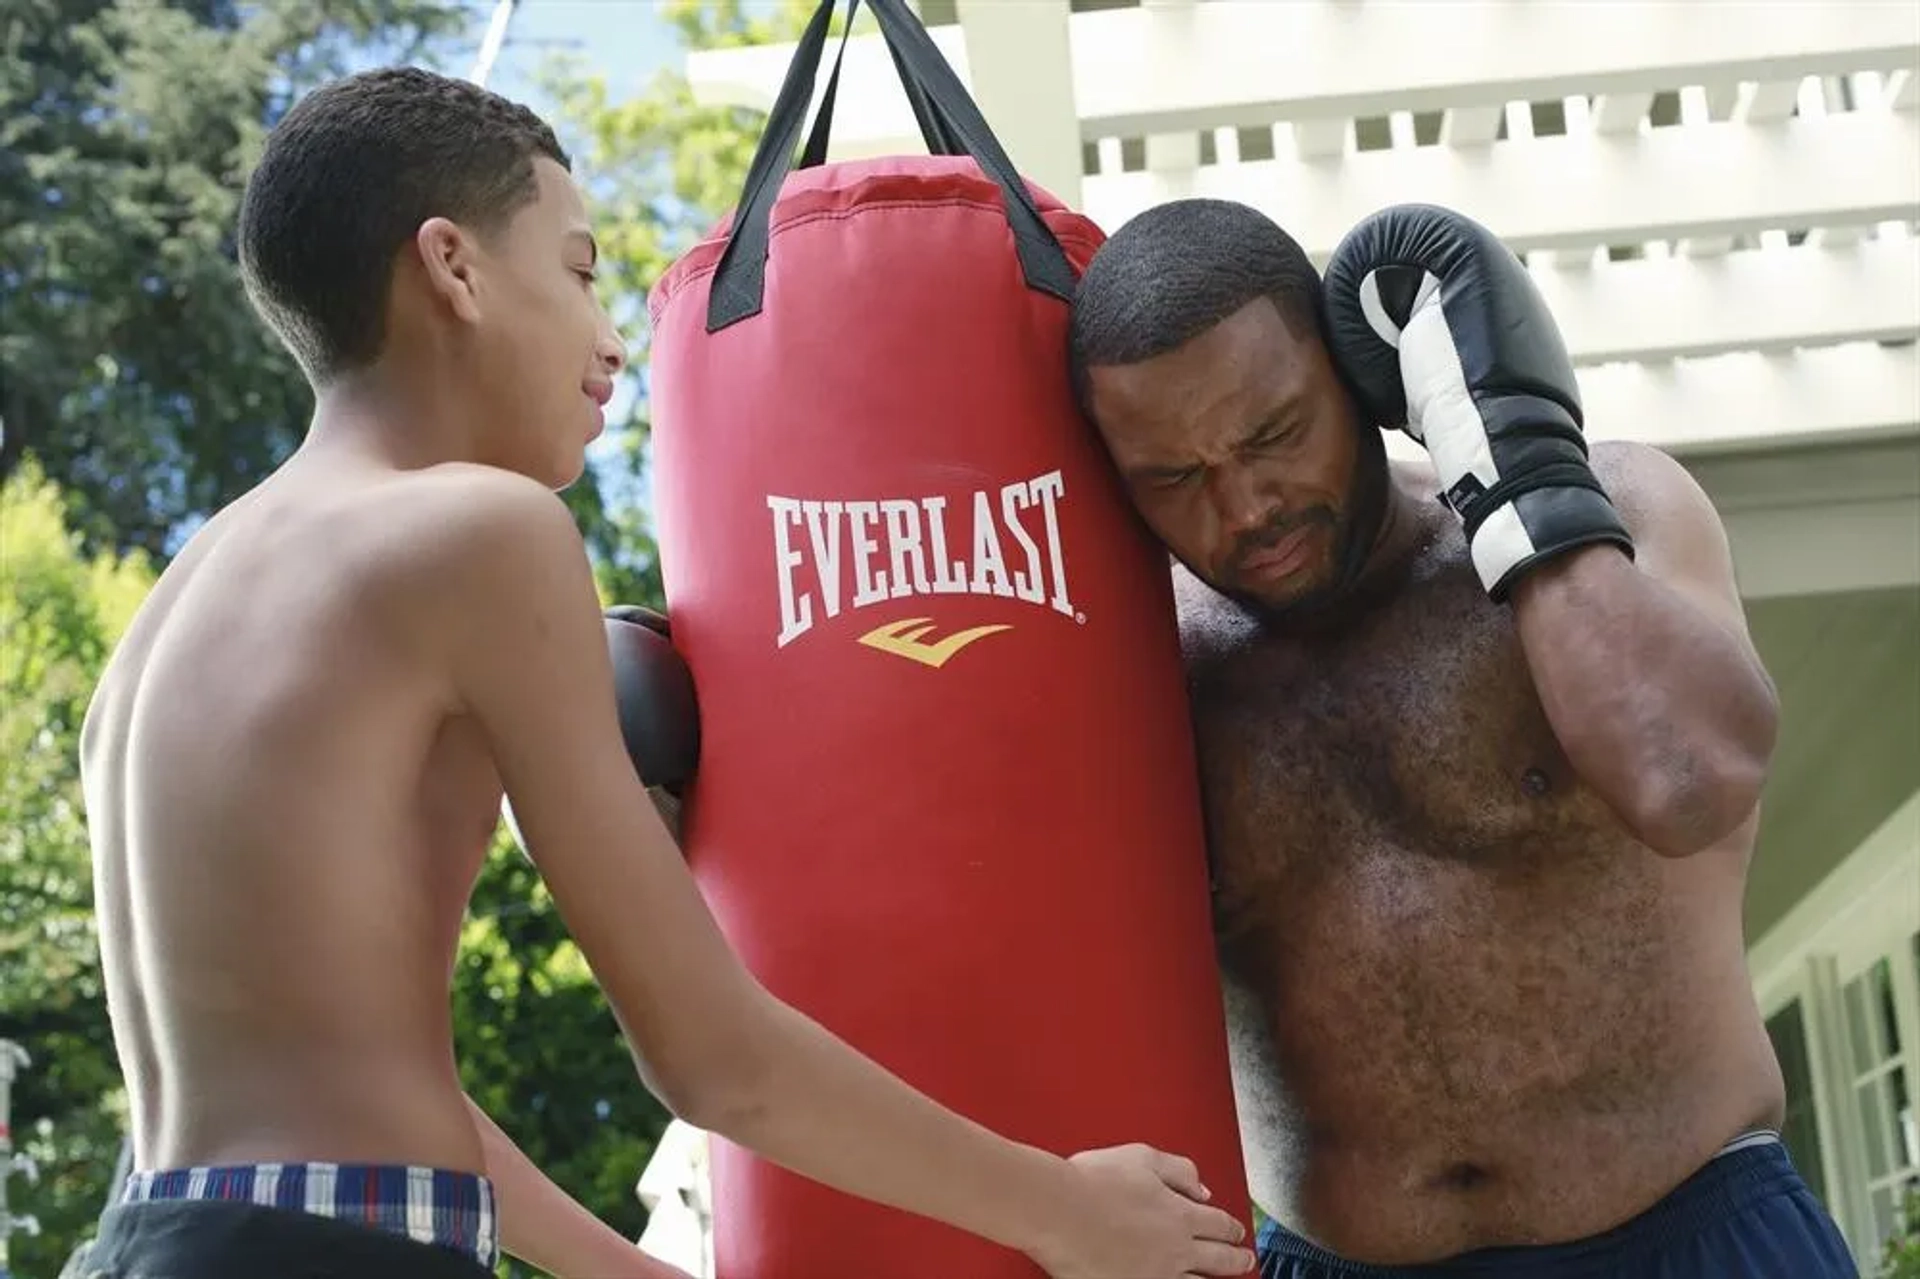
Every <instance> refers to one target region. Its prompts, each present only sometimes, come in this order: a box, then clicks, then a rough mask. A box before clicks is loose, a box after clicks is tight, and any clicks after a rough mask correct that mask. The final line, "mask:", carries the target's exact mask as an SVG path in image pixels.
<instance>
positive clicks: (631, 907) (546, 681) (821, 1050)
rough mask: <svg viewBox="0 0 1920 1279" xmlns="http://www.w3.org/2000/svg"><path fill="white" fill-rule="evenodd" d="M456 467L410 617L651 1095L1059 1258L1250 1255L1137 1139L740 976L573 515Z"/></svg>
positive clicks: (1236, 1264)
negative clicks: (862, 1035) (1009, 1124)
mask: <svg viewBox="0 0 1920 1279" xmlns="http://www.w3.org/2000/svg"><path fill="white" fill-rule="evenodd" d="M470 487H471V491H470V492H469V493H467V494H465V495H464V497H463V500H462V501H461V502H459V503H458V504H456V506H455V511H456V513H455V515H454V517H453V518H451V519H449V520H446V521H444V522H442V523H440V524H438V525H435V526H434V529H433V531H432V532H431V533H430V534H428V536H429V537H430V538H431V539H432V541H433V542H434V543H435V544H436V545H435V547H433V548H423V549H428V550H432V551H434V552H435V553H434V554H432V555H430V559H431V560H432V561H433V563H432V567H431V570H430V572H429V573H428V575H427V576H426V577H424V578H423V580H422V581H421V584H420V586H421V592H422V594H421V603H422V604H423V605H425V606H426V607H428V608H430V609H432V610H433V618H432V624H431V625H430V626H429V634H430V635H432V636H433V637H435V638H436V639H437V640H438V641H439V642H440V643H441V644H442V645H443V646H444V647H443V650H442V656H443V659H444V660H445V662H446V663H447V666H448V669H449V671H450V672H451V679H452V689H451V692H452V694H453V696H454V698H455V699H456V703H457V705H458V706H459V707H460V709H462V710H463V711H464V712H465V713H467V714H469V715H471V716H472V717H473V718H474V719H475V720H476V721H477V723H478V724H479V725H480V727H481V729H482V731H483V732H484V734H485V735H486V737H487V740H488V742H489V745H490V747H491V749H492V752H493V756H494V760H495V763H496V765H497V766H498V768H499V771H500V776H501V779H502V781H503V783H504V784H505V787H506V790H507V794H508V797H509V802H510V803H511V805H512V808H513V813H514V817H515V819H516V824H517V825H518V827H519V829H520V832H521V834H522V836H523V837H524V839H525V842H526V847H527V851H528V854H529V856H530V857H531V858H532V859H533V861H534V863H535V864H536V865H537V866H538V867H539V869H540V871H541V874H542V876H543V877H544V879H545V880H546V882H547V885H548V887H549V889H550V890H551V891H552V893H553V896H554V901H555V903H556V905H557V907H558V909H559V911H560V914H561V917H562V918H563V919H564V920H565V922H566V925H567V927H568V930H569V931H570V932H571V933H572V935H573V937H574V939H575V940H576V941H577V942H578V944H579V946H580V948H581V951H582V952H583V953H584V954H585V956H586V957H587V960H588V963H589V964H590V965H591V966H592V968H593V970H594V973H595V975H596V976H597V977H598V979H599V980H600V983H601V985H602V987H603V989H604V990H605V991H606V994H607V999H608V1002H609V1004H610V1005H611V1007H612V1009H613V1012H614V1015H615V1017H616V1019H617V1020H618V1021H619V1023H620V1025H621V1027H622V1029H623V1030H624V1032H625V1034H626V1036H627V1038H628V1040H629V1042H630V1043H631V1044H632V1045H633V1047H634V1050H635V1056H636V1059H637V1060H638V1063H639V1066H640V1070H641V1073H642V1076H643V1078H645V1079H646V1081H647V1083H648V1085H649V1086H650V1087H651V1088H652V1089H653V1090H654V1092H655V1093H656V1094H657V1095H658V1096H659V1097H660V1098H661V1100H663V1101H664V1102H665V1103H666V1104H667V1105H668V1107H669V1108H671V1109H672V1110H673V1111H674V1112H675V1113H676V1114H678V1115H679V1116H681V1117H682V1118H684V1119H686V1120H687V1121H688V1122H690V1123H692V1124H693V1125H694V1126H696V1127H699V1128H704V1129H706V1130H708V1131H711V1132H717V1133H720V1134H722V1135H724V1136H726V1137H728V1138H730V1139H732V1140H734V1141H736V1142H738V1143H740V1144H741V1145H744V1146H747V1147H750V1148H752V1149H755V1150H756V1151H758V1152H759V1153H760V1154H762V1155H763V1156H764V1157H766V1158H768V1159H770V1160H772V1161H774V1162H776V1163H780V1164H783V1165H785V1166H786V1167H788V1168H791V1169H793V1170H794V1171H796V1172H798V1173H800V1174H801V1175H804V1176H807V1177H810V1178H813V1179H815V1180H817V1181H820V1182H822V1183H823V1184H826V1185H829V1186H832V1187H834V1188H836V1189H839V1190H841V1191H844V1192H846V1193H849V1194H853V1195H857V1196H860V1197H863V1198H866V1199H870V1200H874V1201H876V1202H879V1203H884V1204H888V1205H890V1206H894V1207H898V1208H903V1209H905V1210H907V1211H911V1212H917V1213H920V1214H923V1215H926V1216H929V1217H932V1218H935V1219H938V1220H941V1221H945V1222H947V1223H949V1224H952V1225H955V1226H958V1227H959V1228H961V1229H963V1230H967V1231H970V1232H972V1233H975V1234H978V1235H981V1236H983V1237H985V1238H988V1239H992V1240H994V1241H996V1242H999V1243H1002V1244H1005V1245H1007V1246H1009V1247H1012V1248H1016V1249H1019V1250H1021V1251H1024V1252H1027V1253H1028V1254H1029V1255H1031V1256H1034V1257H1035V1259H1036V1260H1039V1261H1040V1262H1041V1264H1042V1265H1043V1266H1049V1267H1050V1268H1055V1269H1056V1273H1070V1274H1084V1275H1088V1276H1105V1275H1108V1274H1123V1273H1124V1274H1140V1273H1142V1272H1143V1271H1144V1272H1146V1273H1155V1272H1158V1271H1160V1270H1162V1268H1163V1266H1164V1271H1165V1273H1167V1274H1168V1275H1170V1276H1171V1275H1180V1274H1185V1273H1188V1272H1193V1273H1199V1274H1240V1273H1245V1271H1246V1270H1247V1269H1248V1268H1249V1266H1250V1263H1251V1254H1249V1253H1247V1252H1246V1251H1245V1250H1243V1249H1238V1248H1232V1247H1229V1246H1228V1245H1227V1244H1226V1243H1223V1242H1220V1241H1226V1240H1231V1241H1236V1242H1237V1241H1238V1239H1239V1238H1240V1237H1241V1235H1242V1234H1243V1231H1242V1230H1241V1227H1240V1226H1239V1225H1238V1223H1236V1222H1235V1221H1234V1220H1233V1219H1232V1218H1231V1217H1229V1216H1228V1215H1227V1214H1225V1213H1222V1212H1219V1211H1218V1210H1216V1209H1212V1208H1208V1207H1205V1206H1204V1205H1201V1204H1198V1203H1194V1202H1191V1201H1190V1199H1188V1198H1187V1197H1186V1196H1187V1195H1189V1194H1191V1195H1198V1194H1199V1193H1200V1192H1199V1190H1198V1186H1197V1182H1196V1181H1195V1179H1194V1176H1193V1170H1192V1165H1191V1164H1190V1163H1189V1162H1187V1161H1186V1160H1183V1159H1175V1158H1173V1157H1172V1156H1165V1155H1159V1154H1158V1153H1157V1152H1142V1151H1133V1152H1130V1153H1126V1154H1121V1155H1117V1156H1113V1155H1107V1156H1100V1157H1094V1158H1091V1159H1076V1161H1072V1162H1070V1161H1067V1160H1062V1159H1060V1158H1059V1157H1057V1156H1055V1155H1052V1154H1049V1153H1046V1152H1044V1151H1041V1150H1038V1149H1035V1148H1033V1147H1031V1146H1023V1145H1019V1144H1016V1143H1013V1142H1009V1141H1006V1140H1004V1139H1001V1138H999V1137H997V1136H995V1135H994V1134H993V1133H991V1132H989V1131H987V1130H986V1129H985V1128H983V1127H982V1126H980V1125H978V1124H975V1123H973V1122H971V1121H969V1120H967V1119H964V1118H962V1117H961V1116H959V1115H957V1114H955V1113H953V1112H952V1111H950V1110H947V1109H945V1108H943V1107H941V1106H939V1105H937V1104H935V1103H934V1102H932V1101H931V1100H930V1099H928V1098H927V1097H925V1096H924V1095H922V1094H921V1093H919V1092H917V1091H915V1090H914V1089H912V1088H910V1087H908V1086H907V1085H906V1084H905V1083H903V1082H902V1081H900V1080H899V1079H898V1078H896V1077H894V1076H893V1075H891V1074H889V1073H887V1072H886V1071H884V1070H882V1069H881V1068H880V1067H879V1066H878V1065H877V1064H875V1063H874V1062H872V1061H871V1060H869V1059H868V1058H866V1057H864V1056H862V1055H860V1054H859V1053H857V1052H855V1051H854V1050H853V1049H851V1048H850V1047H848V1046H847V1045H846V1044H845V1043H844V1042H842V1041H841V1040H839V1039H838V1038H837V1037H835V1036H833V1035H832V1034H830V1033H829V1032H827V1031H826V1030H825V1029H824V1028H822V1027H821V1026H819V1025H818V1024H817V1023H815V1022H814V1021H812V1020H811V1019H810V1018H807V1017H805V1016H804V1015H802V1014H800V1013H799V1012H797V1011H795V1010H794V1009H792V1008H790V1007H788V1006H787V1005H785V1004H783V1003H781V1002H780V1001H779V1000H777V999H775V998H773V997H772V996H771V995H770V994H769V993H768V992H767V991H766V990H765V989H764V988H763V987H762V986H761V985H760V984H759V982H757V981H756V980H755V979H754V978H753V976H752V974H751V973H749V972H748V971H747V970H746V968H745V966H744V965H742V964H741V962H740V960H739V958H738V957H737V956H736V955H735V954H734V952H733V950H732V948H731V947H730V946H729V945H728V944H727V942H726V940H725V938H724V937H723V936H722V935H721V933H720V931H719V928H718V926H717V925H716V924H715V922H714V919H713V916H712V914H711V913H710V911H709V910H708V908H707V904H706V902H705V900H704V899H703V898H702V897H701V896H700V893H699V891H698V889H697V887H696V886H695V884H694V882H693V878H692V876H691V875H690V874H689V873H688V871H687V868H686V864H685V861H684V859H683V858H682V856H681V854H680V852H679V850H678V849H676V848H675V847H674V844H673V842H672V840H671V839H670V838H669V837H668V834H667V831H666V829H665V827H664V826H663V825H662V823H661V821H660V818H659V816H658V814H656V812H655V811H654V807H653V804H652V803H651V801H650V800H649V799H648V796H647V792H646V790H645V788H644V787H643V785H642V783H641V781H640V779H639V778H638V777H637V776H636V775H635V772H634V769H633V766H632V764H631V763H630V762H629V761H628V758H627V753H626V748H625V744H624V742H623V740H622V738H621V735H620V730H619V723H618V720H617V717H616V712H615V698H614V688H613V674H612V665H611V661H610V659H609V657H608V654H607V648H606V639H605V632H604V629H603V626H602V621H601V608H600V601H599V598H598V596H597V594H596V592H595V589H594V584H593V579H592V573H591V569H590V566H589V562H588V560H587V556H586V552H585V548H584V546H583V545H582V543H581V541H580V536H579V532H578V530H577V528H576V527H575V526H574V523H573V520H572V517H571V516H570V515H569V513H568V512H567V510H566V507H565V506H564V505H563V504H562V503H561V502H560V501H559V500H558V499H557V498H556V497H555V496H554V495H553V494H551V493H549V492H547V491H546V490H544V489H541V488H540V487H539V486H538V485H536V484H533V483H532V482H530V481H520V480H517V479H514V478H513V477H508V476H505V475H504V474H502V473H498V472H495V473H491V474H484V475H483V474H476V475H475V477H474V479H473V482H472V484H471V486H470ZM1169 1187H1173V1188H1174V1189H1170V1188H1169ZM1176 1189H1177V1190H1180V1191H1184V1192H1186V1193H1185V1194H1180V1193H1176ZM1054 1262H1057V1263H1058V1265H1057V1267H1053V1266H1052V1263H1054ZM1143 1262H1144V1264H1143Z"/></svg>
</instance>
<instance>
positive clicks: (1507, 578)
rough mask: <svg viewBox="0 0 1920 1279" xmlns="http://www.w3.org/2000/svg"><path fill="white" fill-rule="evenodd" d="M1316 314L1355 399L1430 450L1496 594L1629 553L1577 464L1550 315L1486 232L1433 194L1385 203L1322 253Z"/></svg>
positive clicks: (1629, 542)
mask: <svg viewBox="0 0 1920 1279" xmlns="http://www.w3.org/2000/svg"><path fill="white" fill-rule="evenodd" d="M1326 311H1327V341H1328V346H1329V350H1330V352H1331V354H1332V356H1333V359H1334V362H1335V364H1336V365H1338V366H1339V368H1340V370H1341V372H1342V373H1343V374H1344V375H1345V377H1346V379H1347V381H1348V382H1349V384H1350V385H1351V386H1352V387H1353V390H1354V392H1355V394H1356V395H1358V396H1359V398H1360V401H1361V405H1362V407H1363V408H1364V409H1365V411H1366V412H1367V413H1368V414H1369V415H1370V416H1371V417H1372V418H1373V420H1374V422H1375V423H1377V424H1378V425H1380V426H1382V427H1401V428H1403V429H1405V430H1406V432H1407V434H1409V435H1411V436H1412V437H1413V438H1414V439H1416V440H1419V441H1420V442H1421V443H1422V444H1424V445H1425V446H1426V449H1427V452H1428V453H1429V454H1431V455H1432V457H1433V465H1434V469H1435V471H1436V472H1438V474H1439V477H1440V489H1441V497H1442V498H1443V499H1444V500H1445V501H1446V503H1447V505H1448V506H1450V507H1452V508H1453V510H1454V512H1455V513H1456V514H1458V515H1459V516H1460V519H1461V522H1462V523H1463V525H1464V526H1465V531H1466V536H1467V546H1468V549H1469V551H1470V552H1471V554H1472V557H1473V567H1474V571H1475V572H1476V573H1477V574H1478V575H1479V578H1480V583H1481V585H1482V586H1484V587H1485V588H1486V591H1487V594H1488V595H1490V596H1491V597H1492V598H1493V599H1494V600H1496V601H1503V600H1505V599H1506V597H1507V593H1508V591H1509V590H1511V588H1512V586H1513V583H1514V581H1515V580H1516V579H1518V578H1519V577H1520V575H1521V574H1523V573H1525V572H1526V571H1527V570H1528V569H1529V568H1531V567H1532V566H1533V565H1535V564H1538V563H1540V562H1541V561H1543V560H1546V559H1549V558H1551V557H1553V556H1556V555H1560V554H1564V553H1565V552H1567V551H1570V550H1573V549H1574V548H1575V547H1580V546H1588V545H1592V544H1595V543H1611V544H1613V545H1615V546H1617V547H1619V548H1620V549H1621V550H1622V551H1623V552H1625V553H1626V554H1627V555H1628V556H1632V554H1633V539H1632V537H1631V536H1629V535H1628V533H1627V529H1626V525H1624V524H1623V523H1621V520H1620V515H1619V513H1618V512H1617V511H1616V510H1615V509H1614V506H1613V503H1612V501H1611V500H1609V498H1608V497H1607V494H1606V491H1605V490H1604V489H1602V488H1601V486H1600V482H1599V480H1598V479H1597V478H1596V477H1595V476H1594V473H1593V468H1592V467H1591V466H1590V465H1589V464H1588V460H1587V443H1586V436H1585V434H1584V432H1583V430H1582V426H1583V423H1582V418H1581V412H1580V390H1579V384H1578V383H1577V382H1576V381H1575V379H1574V374H1573V362H1572V360H1571V359H1569V358H1568V356H1567V350H1566V346H1565V344H1564V343H1563V342H1562V340H1561V337H1560V330H1559V327H1558V326H1557V325H1555V323H1554V321H1553V316H1552V315H1551V314H1549V313H1548V311H1547V306H1546V302H1545V301H1544V300H1543V299H1542V298H1541V296H1540V294H1539V291H1538V290H1537V289H1536V288H1535V287H1534V283H1533V277H1532V276H1530V275H1528V274H1527V269H1526V267H1525V266H1524V265H1522V264H1521V262H1520V260H1519V259H1518V258H1517V257H1515V256H1514V255H1513V253H1512V251H1511V250H1509V249H1508V248H1507V246H1506V245H1504V244H1502V243H1501V242H1500V241H1499V240H1498V239H1497V238H1495V236H1494V235H1493V233H1492V232H1490V231H1488V230H1487V229H1486V228H1485V227H1483V226H1481V225H1479V224H1478V223H1476V222H1474V221H1473V220H1471V219H1469V218H1466V217H1463V216H1462V215H1460V214H1458V213H1454V212H1452V211H1450V210H1447V209H1441V208H1435V207H1434V206H1432V205H1421V204H1402V205H1396V206H1394V207H1392V208H1388V209H1383V210H1381V211H1380V212H1378V213H1375V214H1373V215H1372V216H1370V217H1368V218H1366V219H1365V220H1364V221H1362V222H1361V223H1360V224H1359V225H1358V226H1356V227H1354V228H1353V230H1351V231H1349V232H1348V233H1347V235H1346V237H1345V238H1344V239H1343V240H1341V242H1340V245H1339V247H1338V248H1336V249H1335V250H1334V252H1333V258H1332V260H1331V261H1330V262H1329V263H1328V264H1327V272H1326Z"/></svg>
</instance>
